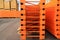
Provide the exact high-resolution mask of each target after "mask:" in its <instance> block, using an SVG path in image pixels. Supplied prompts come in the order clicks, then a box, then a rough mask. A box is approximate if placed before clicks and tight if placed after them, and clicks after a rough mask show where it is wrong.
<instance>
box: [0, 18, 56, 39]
mask: <svg viewBox="0 0 60 40" xmlns="http://www.w3.org/2000/svg"><path fill="white" fill-rule="evenodd" d="M19 26H20V19H19V18H16V19H0V40H20V38H19V37H20V35H18V34H17V28H18V27H19ZM46 40H57V39H56V38H55V37H53V36H52V35H51V34H50V33H48V32H46Z"/></svg>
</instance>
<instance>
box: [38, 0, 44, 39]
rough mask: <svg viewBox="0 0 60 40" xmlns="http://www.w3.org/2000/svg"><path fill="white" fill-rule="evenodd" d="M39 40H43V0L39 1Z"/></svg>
mask: <svg viewBox="0 0 60 40" xmlns="http://www.w3.org/2000/svg"><path fill="white" fill-rule="evenodd" d="M39 5H40V40H44V39H45V0H40V4H39Z"/></svg>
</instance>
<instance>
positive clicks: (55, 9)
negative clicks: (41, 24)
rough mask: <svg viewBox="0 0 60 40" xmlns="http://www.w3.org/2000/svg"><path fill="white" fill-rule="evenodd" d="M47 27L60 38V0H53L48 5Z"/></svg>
mask: <svg viewBox="0 0 60 40" xmlns="http://www.w3.org/2000/svg"><path fill="white" fill-rule="evenodd" d="M46 29H47V30H48V31H49V32H50V33H51V34H53V35H54V36H55V37H56V38H57V39H60V0H51V2H50V3H48V4H47V5H46Z"/></svg>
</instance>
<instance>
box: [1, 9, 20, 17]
mask: <svg viewBox="0 0 60 40" xmlns="http://www.w3.org/2000/svg"><path fill="white" fill-rule="evenodd" d="M5 17H8V18H9V17H15V18H17V17H20V12H19V11H10V10H0V18H5Z"/></svg>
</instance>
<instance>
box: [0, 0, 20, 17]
mask: <svg viewBox="0 0 60 40" xmlns="http://www.w3.org/2000/svg"><path fill="white" fill-rule="evenodd" d="M17 8H18V5H17V0H10V1H8V0H0V18H5V17H7V18H10V17H16V18H17V17H20V11H18V9H17Z"/></svg>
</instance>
